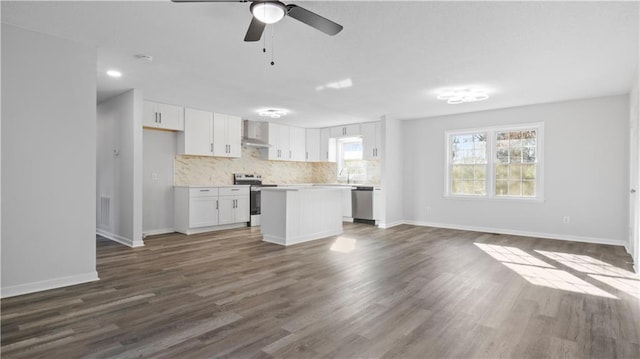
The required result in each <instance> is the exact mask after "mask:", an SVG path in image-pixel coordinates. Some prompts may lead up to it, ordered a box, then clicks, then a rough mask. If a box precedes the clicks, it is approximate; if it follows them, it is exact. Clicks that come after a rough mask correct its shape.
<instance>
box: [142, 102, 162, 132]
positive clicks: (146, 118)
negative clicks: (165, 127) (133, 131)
mask: <svg viewBox="0 0 640 359" xmlns="http://www.w3.org/2000/svg"><path fill="white" fill-rule="evenodd" d="M142 126H143V127H158V104H157V103H155V102H151V101H144V103H143V105H142Z"/></svg>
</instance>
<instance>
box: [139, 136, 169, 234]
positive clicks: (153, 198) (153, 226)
mask: <svg viewBox="0 0 640 359" xmlns="http://www.w3.org/2000/svg"><path fill="white" fill-rule="evenodd" d="M143 132H144V133H143V164H144V165H143V167H144V168H143V180H142V187H143V197H142V198H143V199H142V210H143V214H142V227H143V232H144V234H146V235H153V234H160V233H170V232H173V231H174V230H173V159H174V157H175V155H176V133H175V132H168V131H157V130H149V129H145V130H144V131H143ZM154 174H155V176H154Z"/></svg>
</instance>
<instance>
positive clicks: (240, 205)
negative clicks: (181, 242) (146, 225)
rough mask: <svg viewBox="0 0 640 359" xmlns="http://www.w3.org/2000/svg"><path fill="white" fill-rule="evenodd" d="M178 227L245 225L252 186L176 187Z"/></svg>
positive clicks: (197, 230)
mask: <svg viewBox="0 0 640 359" xmlns="http://www.w3.org/2000/svg"><path fill="white" fill-rule="evenodd" d="M174 196H175V201H174V202H175V211H174V227H175V228H174V229H175V231H176V232H180V233H184V234H193V233H201V232H208V231H214V230H217V229H226V228H229V226H230V225H233V226H237V227H241V226H245V225H246V223H247V222H249V220H250V214H249V187H248V186H232V187H197V188H189V187H176V188H175V190H174Z"/></svg>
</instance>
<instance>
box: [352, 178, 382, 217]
mask: <svg viewBox="0 0 640 359" xmlns="http://www.w3.org/2000/svg"><path fill="white" fill-rule="evenodd" d="M351 216H352V217H353V221H354V222H364V223H370V224H375V222H376V221H375V219H374V218H373V187H356V188H355V189H352V190H351Z"/></svg>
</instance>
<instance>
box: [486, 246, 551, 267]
mask: <svg viewBox="0 0 640 359" xmlns="http://www.w3.org/2000/svg"><path fill="white" fill-rule="evenodd" d="M474 244H475V245H476V246H477V247H478V248H480V249H482V250H483V251H485V252H486V253H487V254H488V255H490V256H492V257H493V258H495V259H496V260H498V261H500V262H503V263H516V264H526V265H532V266H538V267H545V268H555V267H554V266H552V265H550V264H548V263H546V262H544V261H541V260H540V259H538V258H536V257H534V256H532V255H531V254H528V253H527V252H525V251H523V250H522V249H520V248H515V247H506V246H499V245H495V244H483V243H474Z"/></svg>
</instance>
